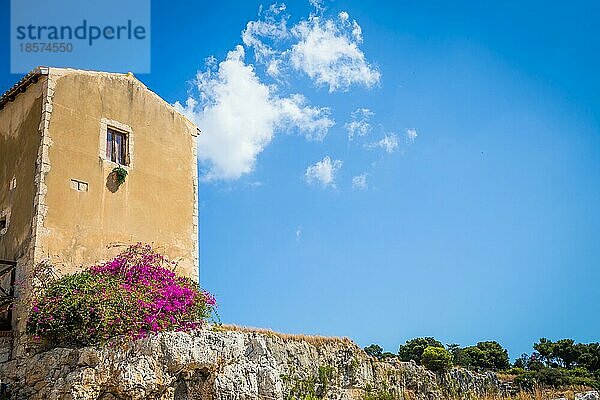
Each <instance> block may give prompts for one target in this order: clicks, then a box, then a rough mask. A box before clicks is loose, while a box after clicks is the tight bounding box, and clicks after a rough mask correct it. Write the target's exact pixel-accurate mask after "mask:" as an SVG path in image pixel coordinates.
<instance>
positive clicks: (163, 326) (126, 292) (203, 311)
mask: <svg viewBox="0 0 600 400" xmlns="http://www.w3.org/2000/svg"><path fill="white" fill-rule="evenodd" d="M175 266H176V264H175V263H173V262H172V261H169V260H168V259H167V258H165V257H164V256H162V255H160V254H158V253H156V252H155V251H153V250H152V248H151V247H150V246H149V245H143V244H140V243H138V244H137V245H134V246H131V247H129V248H128V249H127V250H125V251H124V252H123V253H121V254H119V255H118V256H117V257H116V258H115V259H113V260H111V261H108V262H106V263H104V264H100V265H96V266H93V267H90V268H88V269H86V270H83V271H81V272H77V273H74V274H68V275H65V276H63V277H61V278H59V279H57V280H56V281H54V282H51V283H49V284H47V285H46V286H45V287H44V288H43V289H42V290H41V291H40V292H39V293H38V294H37V295H36V296H35V297H34V299H33V304H32V307H31V310H30V314H29V318H28V321H27V332H28V333H29V334H31V335H33V336H34V337H35V338H38V339H46V340H48V341H49V342H50V343H53V344H75V345H88V344H95V343H103V342H106V341H108V340H109V339H111V338H115V337H117V336H125V337H129V338H132V339H139V338H143V337H146V336H147V335H148V334H150V333H151V332H160V331H167V330H176V331H190V330H193V329H196V328H198V327H199V326H201V325H202V323H203V322H205V321H206V320H207V319H208V318H209V317H210V316H211V314H212V312H213V311H214V308H215V307H216V302H215V299H214V297H213V296H212V295H211V294H210V293H208V292H206V291H203V290H202V289H200V287H199V286H198V284H197V283H195V282H194V281H192V280H191V279H189V278H186V277H181V276H177V275H176V274H175V272H174V269H175Z"/></svg>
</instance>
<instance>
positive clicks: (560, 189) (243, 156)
mask: <svg viewBox="0 0 600 400" xmlns="http://www.w3.org/2000/svg"><path fill="white" fill-rule="evenodd" d="M483 3H485V4H483ZM261 5H262V7H261ZM2 6H3V9H7V8H8V4H7V2H6V1H5V0H3V1H2ZM270 6H271V3H261V2H255V1H244V2H215V3H206V2H198V3H192V2H190V3H186V2H180V1H170V2H165V3H163V2H160V3H159V2H157V1H155V2H153V3H152V73H151V74H143V75H138V78H140V79H141V80H142V81H143V82H145V83H146V84H147V85H148V86H149V87H150V88H151V89H153V90H154V91H156V92H157V93H158V94H160V95H161V96H162V97H163V98H165V99H166V100H167V101H169V102H172V103H175V102H179V103H180V106H181V107H182V109H183V110H184V112H186V113H187V114H188V115H189V116H190V117H191V118H193V119H194V120H195V121H197V123H198V124H199V125H200V128H201V129H202V130H203V138H202V139H201V140H200V143H199V145H200V148H199V152H200V162H199V168H200V171H201V174H202V176H203V178H202V182H201V185H200V251H201V254H200V260H201V271H200V277H201V282H202V284H203V286H204V287H205V288H207V289H209V290H210V291H212V292H214V293H215V295H216V296H217V299H218V301H219V303H220V315H221V318H222V320H223V322H227V323H236V324H241V325H250V326H261V327H268V328H272V329H275V330H279V331H285V332H294V333H314V334H323V335H339V336H349V337H351V338H352V339H354V340H355V341H357V343H358V344H360V345H362V346H365V345H368V344H370V343H379V344H380V345H382V346H383V347H385V348H386V350H389V351H394V352H395V351H396V350H397V347H398V345H399V344H401V343H403V342H404V341H405V340H407V339H410V338H413V337H416V336H423V335H430V336H435V337H436V338H438V339H440V340H441V341H442V342H444V343H459V344H461V345H470V344H474V343H475V342H477V341H479V340H498V341H499V342H501V343H502V344H503V345H505V346H506V347H507V348H508V349H509V351H510V354H511V357H513V358H514V357H516V356H518V355H519V354H520V353H522V352H530V351H531V344H532V343H533V341H535V340H537V339H538V338H539V337H541V336H546V337H549V338H552V339H559V338H563V337H572V338H574V339H575V340H577V341H582V342H588V341H597V340H599V339H600V338H599V337H598V334H597V332H599V331H600V319H598V318H597V315H598V313H599V311H600V291H598V285H599V283H600V240H599V238H600V211H599V208H598V204H600V79H598V76H597V71H598V70H600V44H599V41H598V37H599V34H600V29H599V28H598V27H597V19H598V16H599V15H600V6H598V5H595V4H593V2H579V1H573V2H570V3H569V5H568V7H565V6H563V5H558V3H557V5H555V4H553V3H552V2H550V3H549V2H541V1H540V2H535V1H530V2H527V3H526V4H524V3H523V2H516V1H504V2H495V3H494V2H452V4H450V3H449V2H406V1H399V2H395V1H394V2H392V1H389V2H377V1H373V2H365V1H362V2H361V1H329V2H323V3H321V4H320V5H317V6H316V7H315V6H314V5H311V4H310V3H308V2H300V1H298V2H296V1H294V2H290V3H286V7H285V9H284V8H283V7H281V3H279V5H278V6H276V7H273V8H270ZM259 11H260V13H259ZM7 14H8V13H5V12H2V13H0V22H2V26H3V28H2V30H3V31H2V32H3V33H2V35H3V37H5V38H7V37H8V26H7V25H8V16H7ZM282 21H285V24H282ZM354 21H356V24H355V23H354ZM249 22H252V23H251V24H250V25H248V23H249ZM357 26H359V27H360V31H359V30H357V28H356V27H357ZM243 30H245V32H246V35H245V41H244V40H243V37H242V36H243V35H242V31H243ZM0 46H1V47H0V51H2V53H3V54H4V56H3V59H6V58H7V57H8V43H7V40H2V43H0ZM238 46H239V47H238ZM207 61H208V63H207ZM269 67H271V68H269ZM8 71H9V65H8V63H7V62H3V63H0V87H1V89H2V90H5V89H6V88H8V87H9V86H10V85H11V84H12V83H14V81H16V80H17V79H18V78H19V77H18V76H17V75H11V74H9V72H8ZM198 78H199V79H198ZM195 79H196V81H194V80H195ZM190 98H191V99H192V101H188V102H187V103H186V101H187V100H188V99H190ZM186 104H187V105H186ZM367 110H368V111H367Z"/></svg>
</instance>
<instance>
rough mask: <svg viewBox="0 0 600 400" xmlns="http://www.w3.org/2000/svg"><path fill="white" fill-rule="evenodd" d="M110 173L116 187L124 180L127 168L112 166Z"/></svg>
mask: <svg viewBox="0 0 600 400" xmlns="http://www.w3.org/2000/svg"><path fill="white" fill-rule="evenodd" d="M111 174H112V175H113V178H114V180H115V184H116V185H117V187H119V186H121V185H122V184H123V183H124V182H125V178H127V170H126V169H125V168H123V167H121V166H120V165H117V166H116V167H114V168H113V170H112V172H111Z"/></svg>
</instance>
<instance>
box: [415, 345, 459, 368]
mask: <svg viewBox="0 0 600 400" xmlns="http://www.w3.org/2000/svg"><path fill="white" fill-rule="evenodd" d="M421 363H422V364H423V366H424V367H425V368H427V369H428V370H430V371H435V372H437V371H447V370H449V369H450V368H452V355H451V354H450V352H448V350H446V349H444V348H443V347H434V346H428V347H426V348H425V350H423V354H422V355H421Z"/></svg>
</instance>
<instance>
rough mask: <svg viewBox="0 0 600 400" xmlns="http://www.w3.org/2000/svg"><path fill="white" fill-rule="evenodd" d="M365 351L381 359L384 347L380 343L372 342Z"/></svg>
mask: <svg viewBox="0 0 600 400" xmlns="http://www.w3.org/2000/svg"><path fill="white" fill-rule="evenodd" d="M365 353H367V354H368V355H370V356H371V357H375V358H378V359H380V358H381V357H382V356H383V349H382V348H381V346H379V345H376V344H372V345H370V346H367V347H365Z"/></svg>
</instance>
